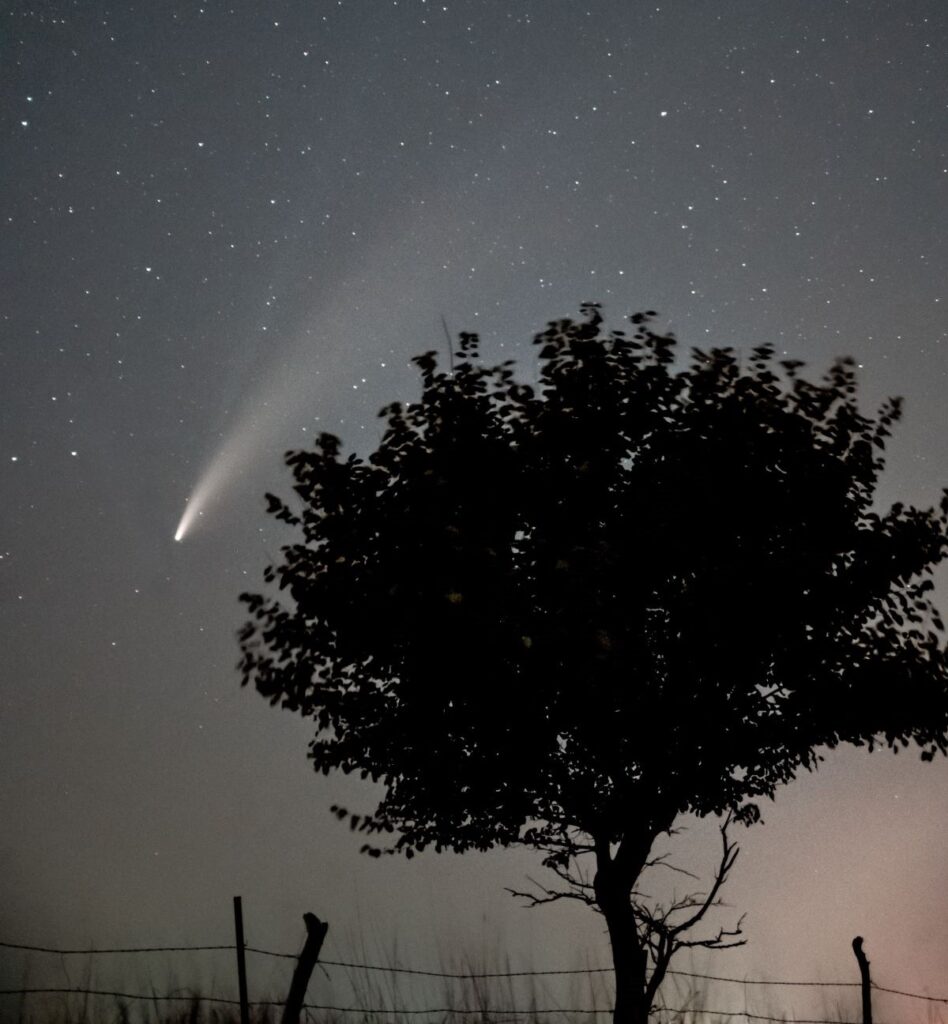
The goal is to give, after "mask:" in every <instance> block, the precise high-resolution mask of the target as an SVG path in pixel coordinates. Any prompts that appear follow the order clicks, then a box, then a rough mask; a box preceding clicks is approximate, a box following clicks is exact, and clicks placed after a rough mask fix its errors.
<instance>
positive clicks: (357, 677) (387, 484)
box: [241, 304, 948, 1024]
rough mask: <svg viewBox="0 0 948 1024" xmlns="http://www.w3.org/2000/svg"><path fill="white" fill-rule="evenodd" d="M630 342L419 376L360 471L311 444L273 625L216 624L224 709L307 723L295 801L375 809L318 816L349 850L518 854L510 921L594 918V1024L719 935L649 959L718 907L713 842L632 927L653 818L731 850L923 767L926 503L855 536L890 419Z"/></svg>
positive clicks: (247, 597)
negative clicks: (246, 695) (528, 852)
mask: <svg viewBox="0 0 948 1024" xmlns="http://www.w3.org/2000/svg"><path fill="white" fill-rule="evenodd" d="M653 315H654V314H652V313H647V314H637V315H636V316H634V317H632V318H631V320H632V324H633V327H634V330H633V332H631V333H630V334H626V333H625V332H621V331H612V332H607V331H605V329H604V328H603V326H602V318H601V315H600V312H599V308H598V306H597V305H595V304H587V305H585V306H583V319H581V320H579V321H572V320H562V321H556V322H553V323H551V324H550V325H549V326H548V329H547V330H545V331H544V332H542V333H541V334H539V335H538V336H537V338H536V343H537V344H538V345H539V363H540V367H539V382H538V386H537V387H536V388H535V389H534V388H531V387H528V386H525V385H523V384H521V383H518V382H517V380H516V379H515V377H514V372H513V364H512V363H511V362H505V363H502V364H501V365H498V366H488V367H485V366H481V365H479V364H478V340H477V337H476V336H475V335H471V334H462V335H461V336H460V342H461V343H460V351H459V354H458V356H457V365H456V367H455V368H454V370H453V371H452V372H450V373H446V372H444V371H442V370H440V369H439V366H438V362H437V359H436V356H435V354H434V353H432V352H429V353H426V354H425V355H423V356H420V357H418V358H417V359H416V360H415V362H416V363H417V365H418V366H419V367H420V370H421V377H422V394H421V398H420V400H419V401H417V402H414V403H411V404H408V405H402V404H398V403H395V404H393V405H390V406H388V407H387V408H386V409H384V410H383V411H382V416H383V417H384V418H385V421H386V425H387V426H386V430H385V433H384V437H383V438H382V440H381V442H380V444H379V446H378V448H377V450H375V451H374V452H372V453H371V454H370V455H368V457H366V458H362V457H359V456H356V455H349V456H348V457H343V455H342V454H341V452H340V442H339V440H338V439H337V438H335V437H332V436H330V435H326V434H324V435H322V436H321V437H320V438H319V440H318V441H317V443H316V446H315V450H313V451H305V452H304V451H295V452H291V453H289V454H288V455H287V460H286V461H287V464H288V465H289V466H290V468H291V469H292V472H293V475H294V477H295V491H296V494H297V496H298V499H299V501H298V502H296V503H295V504H296V505H297V508H298V510H294V509H292V508H290V507H289V506H288V505H286V504H284V503H283V502H282V501H280V500H279V499H278V498H276V497H274V496H273V495H268V500H269V511H270V512H271V513H273V514H275V515H276V517H277V518H278V519H280V520H282V521H284V522H285V523H287V524H290V526H292V527H293V528H294V529H295V530H296V531H297V533H298V535H300V539H299V542H298V543H293V544H289V545H288V546H286V547H284V548H283V552H282V564H280V565H279V566H276V567H270V568H269V569H268V570H267V571H266V573H265V580H266V582H267V583H271V584H272V583H276V584H278V586H279V588H280V589H281V590H282V591H285V594H286V596H285V597H284V598H283V599H282V600H281V599H280V598H279V597H276V598H274V597H272V596H263V595H253V594H244V595H242V600H243V601H245V602H246V603H247V605H248V606H249V610H250V613H251V621H250V622H249V623H248V624H247V626H246V627H245V628H244V630H243V631H242V632H241V645H242V660H241V670H242V676H243V682H244V683H245V684H246V683H250V682H252V683H254V684H255V686H256V688H257V689H258V690H259V692H260V693H261V694H263V695H264V696H265V697H267V698H269V700H270V701H271V703H273V704H276V703H280V704H282V705H283V706H284V707H286V708H289V709H290V710H292V711H296V712H299V713H301V714H303V715H305V716H308V717H311V718H313V719H314V720H315V724H316V735H315V739H314V740H313V741H312V744H311V748H310V757H311V758H312V760H313V763H314V766H315V768H316V769H317V770H318V771H321V772H323V773H328V772H329V771H330V770H332V769H339V770H341V771H343V772H345V773H350V772H358V773H360V774H361V775H362V776H363V777H369V778H372V779H373V780H376V781H378V782H381V783H383V784H384V796H383V797H382V799H381V800H380V802H379V804H378V806H377V807H376V809H375V811H374V812H373V813H370V814H368V815H365V816H359V815H355V814H349V812H348V811H345V810H343V809H341V808H334V810H335V811H336V813H337V814H338V815H339V817H348V818H349V820H350V824H351V825H352V827H353V828H356V829H358V830H360V831H361V832H363V833H365V834H367V835H368V836H377V837H379V838H378V839H371V840H370V843H369V844H367V845H366V846H365V847H363V849H364V850H366V851H367V852H369V853H370V854H374V855H378V854H379V853H380V852H402V853H404V854H406V855H407V856H410V855H411V854H412V852H413V851H416V850H421V849H424V848H426V847H428V846H432V845H433V846H434V847H435V848H436V849H438V850H441V849H451V850H455V851H464V850H468V849H477V850H486V849H489V848H491V847H493V846H496V845H501V846H506V845H509V844H514V843H519V844H523V845H526V846H530V847H534V848H536V849H538V850H539V851H541V852H542V853H543V863H544V864H545V865H546V866H547V867H549V868H551V869H552V870H553V871H554V872H555V874H556V875H557V876H558V877H559V879H561V881H562V883H564V884H565V888H561V889H559V890H557V889H552V888H550V889H542V890H541V891H540V893H539V894H535V895H534V896H533V897H532V899H533V900H534V901H535V902H543V901H545V900H546V899H548V898H561V897H564V896H567V895H569V896H573V897H579V898H583V899H585V900H586V901H587V902H590V903H592V904H593V905H595V907H596V908H597V909H598V910H599V911H601V913H602V914H603V915H604V917H605V921H606V924H607V927H608V932H609V936H610V940H611V945H612V951H613V958H614V963H615V967H616V1002H615V1020H616V1021H617V1022H619V1024H643V1022H644V1021H645V1020H646V1019H647V1016H648V1013H649V1009H650V1007H651V1005H652V1000H653V998H654V996H655V991H656V988H657V985H658V983H659V982H660V981H661V977H662V975H663V974H664V971H665V969H666V968H667V966H668V960H669V959H670V957H671V955H672V954H673V953H674V951H675V950H676V949H678V948H680V947H681V946H682V945H688V944H692V945H693V944H703V945H709V946H714V945H719V946H720V945H728V944H730V943H731V942H733V941H736V936H737V935H738V934H739V927H738V928H737V929H734V930H732V931H730V932H726V931H722V932H720V933H718V934H717V936H711V937H709V938H705V939H703V940H702V939H698V940H695V941H693V942H690V943H689V941H688V940H687V939H686V937H685V935H684V933H683V931H681V930H676V929H678V926H679V925H686V924H687V925H688V926H689V927H691V926H693V925H694V924H695V923H696V922H697V921H698V920H699V919H700V916H701V915H703V913H704V911H706V910H707V909H708V906H710V905H711V904H712V903H713V902H714V900H715V898H716V894H717V891H718V889H719V888H720V885H721V883H722V882H723V881H724V879H725V878H726V876H727V872H728V870H729V868H730V866H731V864H732V863H733V855H734V853H735V850H734V847H733V844H731V843H730V842H729V840H728V838H727V833H726V828H725V830H723V832H722V834H723V848H724V855H723V858H722V862H721V864H720V865H719V868H718V871H717V873H716V875H715V880H714V883H713V885H712V887H711V891H710V892H709V893H707V894H706V895H704V896H699V897H688V898H686V899H685V900H684V901H680V904H679V905H677V906H673V907H671V908H669V909H668V910H662V909H661V908H657V909H656V908H652V909H649V908H647V907H645V906H644V905H643V904H642V902H641V901H640V900H639V898H638V896H637V893H636V880H637V879H638V878H639V877H640V875H641V873H642V872H643V870H645V868H646V867H647V866H648V865H649V864H652V863H655V860H656V858H655V856H654V854H653V852H652V849H653V844H654V842H655V840H656V838H657V837H659V836H661V835H662V834H663V833H670V832H672V831H673V824H674V822H675V820H676V818H677V817H678V816H679V815H682V814H684V813H689V812H690V813H692V814H696V815H699V816H703V815H709V814H714V815H726V816H728V820H731V819H735V820H737V821H739V822H742V823H745V824H749V823H752V822H754V821H756V820H757V819H758V817H759V813H758V808H757V803H756V801H757V800H758V799H759V798H761V797H770V796H772V795H773V793H774V790H775V788H776V787H777V786H778V785H780V784H782V783H786V782H788V781H790V780H791V779H792V778H794V776H795V774H796V773H797V771H798V770H799V769H800V768H806V769H813V768H814V767H815V766H816V764H817V762H818V761H819V760H820V755H819V750H820V749H821V748H825V747H830V748H832V747H835V746H837V745H838V744H841V743H849V744H855V745H857V746H862V745H868V747H869V749H872V747H873V746H874V745H876V744H886V745H888V746H889V747H892V748H894V749H898V747H899V746H900V745H901V746H907V745H908V744H909V742H914V743H915V744H917V745H918V746H919V747H920V748H921V752H922V757H923V758H925V759H931V758H932V757H933V756H934V754H935V753H936V752H937V751H941V752H942V753H945V752H946V749H948V747H946V737H948V670H946V650H945V648H944V646H943V645H942V643H941V641H940V636H939V634H940V633H941V632H942V631H943V626H942V623H941V621H940V619H939V615H938V612H937V610H936V609H935V607H934V605H933V604H932V601H931V591H932V587H933V584H932V582H931V570H932V567H933V566H934V565H935V564H937V563H938V562H939V561H940V560H941V559H942V558H943V557H944V556H945V554H946V549H948V494H946V496H945V497H944V498H943V500H942V502H941V504H940V507H939V508H938V509H931V510H919V509H915V508H908V507H904V506H903V505H901V504H897V505H894V506H893V507H892V508H891V509H890V510H889V511H887V512H884V513H882V512H879V511H878V510H876V509H875V508H874V506H873V499H874V490H875V486H876V482H877V479H878V476H879V473H880V471H881V470H882V467H883V462H882V452H883V447H884V442H885V438H886V437H887V435H888V434H889V430H890V428H891V427H892V425H893V424H894V423H895V422H896V421H897V420H898V418H899V413H900V406H899V402H898V401H897V400H892V401H889V402H887V403H886V404H885V405H884V406H883V407H882V409H881V410H880V412H879V413H878V415H877V416H876V417H875V418H874V419H873V418H869V417H866V416H864V415H863V414H862V413H861V412H860V410H859V408H858V405H857V401H856V381H855V376H854V370H853V363H852V362H851V361H850V360H847V359H842V360H839V361H838V362H836V363H835V364H834V365H833V366H832V368H831V369H830V370H829V372H828V373H827V375H826V376H825V378H824V379H823V380H822V381H821V382H820V383H813V382H810V381H807V380H805V379H804V378H803V377H801V376H800V375H799V369H800V367H801V365H802V364H800V363H798V362H792V361H785V362H777V361H776V360H775V358H774V351H773V349H772V348H771V347H769V346H762V347H760V348H757V349H755V350H754V351H753V354H752V356H751V357H750V358H749V360H748V361H747V363H746V365H745V364H743V363H742V361H741V360H740V359H739V358H738V356H737V355H736V354H735V353H734V352H733V351H732V350H730V349H727V348H723V349H712V350H711V351H709V352H702V351H699V350H695V351H694V353H693V355H692V357H691V359H690V362H689V363H688V364H687V366H685V367H684V368H676V367H675V365H674V357H675V341H674V338H673V337H671V336H662V335H660V334H657V333H655V331H654V330H653V329H652V327H651V323H652V317H653ZM383 833H393V835H392V837H391V838H390V839H383V838H382V837H381V835H380V834H383ZM376 842H382V843H388V844H389V845H388V846H387V847H386V848H385V849H384V850H382V849H380V848H379V847H378V846H377V845H374V844H375V843H376ZM586 861H589V862H591V864H592V875H591V876H590V875H587V874H584V871H583V869H582V865H583V863H585V862H586ZM556 884H559V883H556ZM702 907H703V908H704V909H703V910H702ZM699 912H700V913H699ZM696 915H697V916H696ZM692 918H693V919H694V920H692ZM676 922H677V923H676Z"/></svg>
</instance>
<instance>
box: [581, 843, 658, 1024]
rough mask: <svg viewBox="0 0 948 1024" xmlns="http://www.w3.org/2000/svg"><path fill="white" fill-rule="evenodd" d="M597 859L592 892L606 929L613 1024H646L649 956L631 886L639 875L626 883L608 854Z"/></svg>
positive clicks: (648, 1007) (648, 1008) (622, 874)
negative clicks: (634, 910) (612, 986)
mask: <svg viewBox="0 0 948 1024" xmlns="http://www.w3.org/2000/svg"><path fill="white" fill-rule="evenodd" d="M598 860H599V863H598V865H597V870H596V877H595V880H594V889H595V893H596V902H597V903H598V905H599V909H600V910H601V911H602V914H603V917H605V919H606V927H607V928H608V930H609V942H610V944H611V946H612V964H613V968H614V970H615V981H616V1002H615V1008H614V1010H613V1014H612V1021H613V1024H648V1015H649V1010H650V1009H651V1007H650V1006H649V1003H648V1000H647V998H646V994H645V993H646V986H647V975H646V968H647V967H648V954H647V953H646V951H645V949H643V948H642V946H641V944H640V942H639V936H638V930H637V929H636V927H635V915H634V914H633V913H632V903H631V889H632V884H633V883H634V881H635V877H637V875H638V872H636V873H635V877H633V878H632V879H631V881H629V882H628V883H627V880H626V878H625V877H624V873H623V872H620V871H618V870H617V868H616V865H615V864H614V862H613V861H612V860H611V859H610V858H609V855H608V853H606V854H605V857H604V858H603V857H600V858H598Z"/></svg>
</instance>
